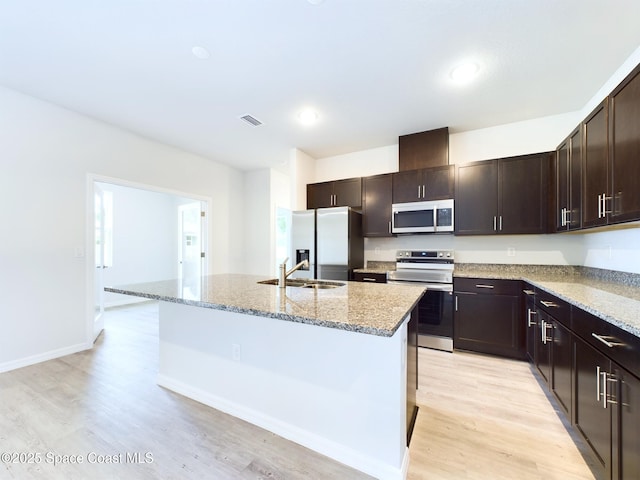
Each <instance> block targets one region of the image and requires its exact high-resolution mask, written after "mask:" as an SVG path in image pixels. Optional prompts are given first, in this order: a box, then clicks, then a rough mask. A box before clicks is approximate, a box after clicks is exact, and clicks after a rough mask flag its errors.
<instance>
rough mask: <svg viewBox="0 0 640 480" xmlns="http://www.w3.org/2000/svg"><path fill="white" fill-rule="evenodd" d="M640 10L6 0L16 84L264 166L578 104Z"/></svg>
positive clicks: (4, 53)
mask: <svg viewBox="0 0 640 480" xmlns="http://www.w3.org/2000/svg"><path fill="white" fill-rule="evenodd" d="M639 21H640V1H638V0H606V1H605V0H326V1H324V2H323V3H322V4H320V5H312V4H311V3H310V2H309V1H307V0H102V1H101V0H55V1H53V0H0V84H2V85H4V86H6V87H9V88H13V89H15V90H18V91H21V92H23V93H26V94H29V95H32V96H35V97H38V98H41V99H44V100H48V101H50V102H53V103H56V104H58V105H61V106H63V107H66V108H68V109H71V110H74V111H77V112H80V113H83V114H86V115H89V116H91V117H94V118H97V119H100V120H103V121H105V122H108V123H111V124H114V125H118V126H120V127H122V128H125V129H128V130H131V131H133V132H136V133H138V134H141V135H144V136H146V137H149V138H152V139H155V140H159V141H161V142H164V143H167V144H169V145H173V146H176V147H179V148H181V149H184V150H187V151H190V152H194V153H197V154H200V155H203V156H205V157H208V158H211V159H213V160H216V161H219V162H223V163H228V164H231V165H234V166H236V167H238V168H241V169H252V168H260V167H265V166H275V165H278V164H282V163H283V162H284V161H286V160H287V159H288V158H289V151H290V149H291V148H293V147H296V148H299V149H301V150H303V151H305V152H306V153H308V154H310V155H311V156H313V157H315V158H322V157H326V156H331V155H337V154H341V153H347V152H352V151H357V150H363V149H368V148H374V147H378V146H383V145H391V144H393V143H396V142H397V137H398V136H399V135H404V134H407V133H413V132H418V131H423V130H430V129H433V128H439V127H442V126H449V128H450V131H451V132H460V131H465V130H471V129H476V128H482V127H488V126H492V125H499V124H504V123H509V122H513V121H519V120H525V119H530V118H536V117H542V116H547V115H554V114H559V113H564V112H570V111H575V110H579V109H580V108H582V107H583V106H584V105H585V103H586V102H587V101H588V100H589V99H590V98H591V97H592V96H593V95H594V94H595V93H596V91H597V90H598V89H599V88H600V87H601V86H602V85H603V84H604V82H605V81H606V80H607V79H608V78H609V77H610V76H611V75H612V74H613V73H614V72H615V70H616V69H617V68H618V67H619V66H620V65H621V64H622V63H623V62H624V60H625V59H626V58H627V57H628V56H629V55H630V54H631V53H632V52H633V51H634V50H635V49H636V48H638V46H639V45H640V23H639ZM194 46H202V47H205V48H206V49H207V50H208V51H209V52H210V53H211V56H210V58H209V59H206V60H201V59H198V58H196V57H195V56H194V55H193V54H192V53H191V49H192V47H194ZM465 59H472V60H474V61H476V62H478V63H479V64H480V65H481V71H480V74H479V76H478V77H477V79H476V81H475V82H474V83H473V84H471V85H467V86H465V87H461V86H458V85H454V84H452V82H451V80H450V78H449V73H450V71H451V69H452V68H453V67H454V66H455V65H457V64H459V63H460V62H461V61H463V60H465ZM307 105H308V106H313V107H315V108H316V109H317V110H318V112H319V114H320V121H319V123H318V124H317V125H315V126H314V127H303V126H301V125H300V124H299V123H298V122H297V113H298V112H299V110H300V109H301V108H302V107H303V106H307ZM244 114H251V115H253V116H254V117H256V118H258V119H259V120H261V121H262V122H264V125H262V126H259V127H251V126H250V125H248V124H246V123H244V122H243V121H241V120H239V117H240V116H242V115H244Z"/></svg>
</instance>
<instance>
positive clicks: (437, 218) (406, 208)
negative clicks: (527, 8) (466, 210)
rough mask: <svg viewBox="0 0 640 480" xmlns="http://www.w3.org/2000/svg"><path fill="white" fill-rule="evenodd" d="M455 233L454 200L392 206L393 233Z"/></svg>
mask: <svg viewBox="0 0 640 480" xmlns="http://www.w3.org/2000/svg"><path fill="white" fill-rule="evenodd" d="M439 232H453V199H449V200H434V201H430V202H411V203H394V204H393V205H391V233H439Z"/></svg>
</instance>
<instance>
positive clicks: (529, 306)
mask: <svg viewBox="0 0 640 480" xmlns="http://www.w3.org/2000/svg"><path fill="white" fill-rule="evenodd" d="M524 292H525V295H526V304H525V319H524V320H525V322H524V325H525V328H526V342H527V348H526V352H527V360H528V361H529V362H531V363H533V364H535V362H536V343H537V340H538V336H537V332H538V327H537V325H538V312H536V306H535V292H534V291H533V290H530V289H525V291H524ZM529 292H531V293H529Z"/></svg>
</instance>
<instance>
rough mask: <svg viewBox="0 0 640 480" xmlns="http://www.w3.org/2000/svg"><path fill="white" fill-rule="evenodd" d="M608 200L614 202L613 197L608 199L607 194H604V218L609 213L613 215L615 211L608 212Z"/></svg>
mask: <svg viewBox="0 0 640 480" xmlns="http://www.w3.org/2000/svg"><path fill="white" fill-rule="evenodd" d="M607 200H611V201H612V202H613V197H607V195H606V194H604V193H603V194H602V216H603V217H604V216H606V215H607V213H613V210H607Z"/></svg>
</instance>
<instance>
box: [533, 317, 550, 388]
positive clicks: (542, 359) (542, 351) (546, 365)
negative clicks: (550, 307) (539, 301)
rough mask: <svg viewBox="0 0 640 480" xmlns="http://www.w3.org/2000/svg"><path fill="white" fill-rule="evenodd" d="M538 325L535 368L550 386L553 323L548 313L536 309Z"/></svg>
mask: <svg viewBox="0 0 640 480" xmlns="http://www.w3.org/2000/svg"><path fill="white" fill-rule="evenodd" d="M536 312H537V315H536V316H537V317H538V325H537V327H538V328H537V329H536V332H537V337H538V338H537V340H536V368H537V369H538V372H540V375H541V376H542V378H543V379H544V381H545V382H546V383H547V385H549V386H551V345H552V343H553V324H552V323H551V319H550V318H549V315H548V314H547V313H546V312H544V311H542V310H540V309H537V310H536Z"/></svg>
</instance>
